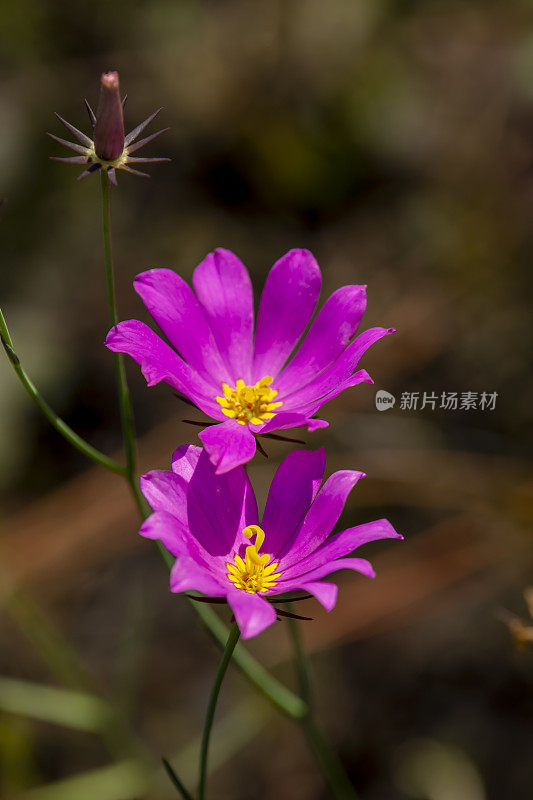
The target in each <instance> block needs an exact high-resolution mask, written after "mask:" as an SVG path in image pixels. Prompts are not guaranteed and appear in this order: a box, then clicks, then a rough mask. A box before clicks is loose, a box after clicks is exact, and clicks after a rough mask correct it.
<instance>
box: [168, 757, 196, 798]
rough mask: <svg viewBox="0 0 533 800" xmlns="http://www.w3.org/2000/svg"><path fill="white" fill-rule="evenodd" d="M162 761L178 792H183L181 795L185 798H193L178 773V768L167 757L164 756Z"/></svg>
mask: <svg viewBox="0 0 533 800" xmlns="http://www.w3.org/2000/svg"><path fill="white" fill-rule="evenodd" d="M162 761H163V766H164V768H165V771H166V773H167V775H168V777H169V778H170V780H171V782H172V783H173V784H174V786H175V787H176V789H177V790H178V792H179V793H180V794H181V796H182V797H183V798H184V800H193V796H192V795H191V794H190V793H189V792H188V791H187V789H186V788H185V786H184V784H183V783H182V781H181V779H180V777H179V776H178V774H177V773H176V770H175V769H174V768H173V767H172V765H171V764H170V763H169V762H168V761H167V759H166V758H163V759H162Z"/></svg>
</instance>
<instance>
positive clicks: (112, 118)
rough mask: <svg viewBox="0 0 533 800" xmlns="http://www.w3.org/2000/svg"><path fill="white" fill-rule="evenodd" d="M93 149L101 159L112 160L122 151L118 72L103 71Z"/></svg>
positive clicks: (122, 134)
mask: <svg viewBox="0 0 533 800" xmlns="http://www.w3.org/2000/svg"><path fill="white" fill-rule="evenodd" d="M94 150H95V153H96V155H97V156H98V158H101V159H102V160H103V161H114V160H115V159H117V158H119V157H120V156H121V155H122V153H123V151H124V113H123V109H122V101H121V99H120V87H119V77H118V72H104V73H103V74H102V78H101V89H100V100H99V102H98V110H97V112H96V124H95V126H94Z"/></svg>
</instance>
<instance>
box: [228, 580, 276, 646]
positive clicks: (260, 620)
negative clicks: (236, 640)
mask: <svg viewBox="0 0 533 800" xmlns="http://www.w3.org/2000/svg"><path fill="white" fill-rule="evenodd" d="M228 603H229V604H230V606H231V609H232V611H233V613H234V614H235V619H236V621H237V625H238V626H239V628H240V631H241V634H242V638H243V639H250V638H251V637H252V636H257V635H258V634H259V633H262V632H263V631H264V630H265V628H268V627H269V625H272V623H273V622H275V621H276V611H275V609H274V608H273V607H272V606H271V605H270V603H267V601H266V600H263V598H262V597H261V596H260V595H259V594H249V593H248V592H242V591H238V590H236V591H233V592H231V593H229V594H228Z"/></svg>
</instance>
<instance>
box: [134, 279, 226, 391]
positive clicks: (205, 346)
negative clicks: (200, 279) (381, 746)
mask: <svg viewBox="0 0 533 800" xmlns="http://www.w3.org/2000/svg"><path fill="white" fill-rule="evenodd" d="M133 286H134V288H135V291H136V292H137V293H138V294H139V295H140V297H141V299H142V301H143V303H144V305H145V306H146V308H147V309H148V311H149V312H150V314H151V315H152V317H153V318H154V319H155V321H156V322H157V324H158V325H159V327H160V328H161V330H162V331H163V333H164V334H165V336H166V337H167V339H168V340H169V342H170V343H171V344H172V345H173V346H174V347H175V348H176V350H177V351H178V353H180V355H181V356H182V357H183V358H184V359H185V361H187V362H188V363H189V364H190V366H191V367H192V368H193V369H194V370H196V372H198V374H199V375H201V376H202V378H204V380H205V381H206V382H207V383H208V384H209V385H210V387H211V395H212V396H213V394H218V392H219V391H220V386H221V383H222V381H223V380H225V379H226V376H227V370H226V368H225V367H224V364H223V363H222V359H221V357H220V353H219V352H218V348H217V345H216V342H215V337H214V335H213V332H212V331H211V328H210V327H209V323H208V322H207V319H206V318H205V314H204V311H203V309H202V307H201V305H200V303H199V302H198V300H197V299H196V297H195V295H194V292H193V291H192V289H191V288H190V286H188V284H187V283H186V282H185V281H184V280H183V279H182V278H180V276H179V275H178V274H177V273H175V272H174V271H173V270H171V269H150V270H148V271H147V272H141V274H140V275H137V277H136V278H135V281H134V283H133Z"/></svg>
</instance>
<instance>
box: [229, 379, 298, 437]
mask: <svg viewBox="0 0 533 800" xmlns="http://www.w3.org/2000/svg"><path fill="white" fill-rule="evenodd" d="M272 381H273V378H271V377H270V376H269V375H267V376H266V377H265V378H262V379H261V380H260V381H258V382H257V383H256V384H255V385H254V386H247V385H246V384H245V382H244V381H243V380H242V379H241V378H239V380H238V381H237V384H236V386H235V389H232V388H231V386H228V384H227V383H223V384H222V391H223V392H224V397H215V400H216V401H217V403H219V404H220V405H221V406H222V413H223V414H225V415H226V417H230V418H231V419H235V420H237V422H238V423H239V424H240V425H248V424H251V425H261V423H263V422H265V420H267V419H272V417H275V416H276V415H275V414H273V413H272V412H273V411H274V409H276V408H279V407H280V406H281V405H283V403H273V402H272V400H273V399H274V398H275V397H276V395H277V391H276V390H275V389H271V388H270V384H271V383H272Z"/></svg>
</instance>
